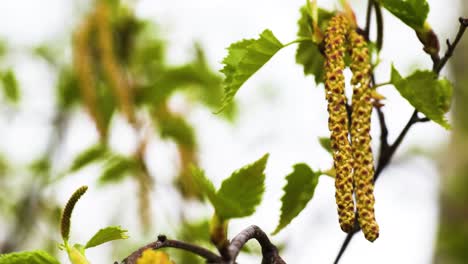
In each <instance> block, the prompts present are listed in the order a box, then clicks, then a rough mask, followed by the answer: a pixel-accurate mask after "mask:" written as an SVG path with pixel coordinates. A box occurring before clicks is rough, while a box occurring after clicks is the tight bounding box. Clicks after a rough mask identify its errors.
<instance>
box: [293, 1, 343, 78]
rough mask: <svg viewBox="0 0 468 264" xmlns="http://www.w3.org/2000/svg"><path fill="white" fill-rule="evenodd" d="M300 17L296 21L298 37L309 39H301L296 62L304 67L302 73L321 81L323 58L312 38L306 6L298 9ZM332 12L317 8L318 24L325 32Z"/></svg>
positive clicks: (310, 23) (310, 20)
mask: <svg viewBox="0 0 468 264" xmlns="http://www.w3.org/2000/svg"><path fill="white" fill-rule="evenodd" d="M300 12H301V17H300V18H299V20H298V21H297V25H298V27H299V30H298V32H297V36H298V37H300V38H310V41H301V42H300V43H299V45H298V46H297V50H296V63H298V64H301V65H302V66H303V68H304V74H305V75H307V74H311V75H314V78H315V83H316V84H319V83H322V82H323V76H324V69H323V65H324V63H325V58H324V57H323V55H322V54H321V53H320V49H319V46H318V45H317V44H316V43H315V42H314V41H313V40H312V36H313V34H314V32H313V29H312V18H311V17H310V15H309V12H308V10H307V7H306V6H303V7H302V8H301V10H300ZM333 15H334V13H332V12H329V11H326V10H324V9H321V8H319V9H318V19H319V21H318V26H319V28H320V29H322V31H323V32H325V29H326V25H327V24H328V21H329V20H330V18H331V17H333Z"/></svg>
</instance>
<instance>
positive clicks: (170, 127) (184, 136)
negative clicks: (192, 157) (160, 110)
mask: <svg viewBox="0 0 468 264" xmlns="http://www.w3.org/2000/svg"><path fill="white" fill-rule="evenodd" d="M156 118H158V117H156ZM157 122H158V125H159V127H158V128H159V132H160V133H161V137H162V138H170V139H172V140H174V141H176V142H177V143H178V144H182V145H185V146H187V147H190V148H193V147H194V146H195V132H194V131H193V127H192V125H191V124H189V123H188V122H187V121H186V120H185V119H184V118H182V116H179V115H176V114H173V113H170V112H168V113H165V114H164V115H161V116H159V119H158V120H157Z"/></svg>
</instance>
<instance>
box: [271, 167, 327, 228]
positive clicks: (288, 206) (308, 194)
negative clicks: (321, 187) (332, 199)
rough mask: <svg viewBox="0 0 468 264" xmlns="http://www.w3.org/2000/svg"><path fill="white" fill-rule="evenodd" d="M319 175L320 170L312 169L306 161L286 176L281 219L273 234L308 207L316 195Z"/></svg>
mask: <svg viewBox="0 0 468 264" xmlns="http://www.w3.org/2000/svg"><path fill="white" fill-rule="evenodd" d="M319 176H320V173H319V172H314V171H312V170H311V169H310V168H309V166H307V165H306V164H304V163H299V164H296V165H294V171H293V172H292V173H291V174H289V175H288V176H286V181H287V184H286V185H285V186H284V188H283V190H284V195H283V197H282V198H281V202H282V205H281V216H280V221H279V224H278V226H277V227H276V229H275V231H274V232H273V234H277V233H278V232H279V231H281V230H282V229H283V228H284V227H286V226H287V225H288V224H289V223H290V222H291V221H292V220H293V219H294V218H295V217H296V216H297V215H299V213H300V212H301V211H302V210H303V209H304V208H305V207H306V205H307V203H308V202H309V201H310V199H312V197H313V196H314V191H315V187H317V183H318V178H319Z"/></svg>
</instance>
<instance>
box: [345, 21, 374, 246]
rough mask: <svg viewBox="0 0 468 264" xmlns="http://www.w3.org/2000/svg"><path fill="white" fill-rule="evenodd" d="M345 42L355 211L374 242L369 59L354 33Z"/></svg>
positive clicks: (365, 45)
mask: <svg viewBox="0 0 468 264" xmlns="http://www.w3.org/2000/svg"><path fill="white" fill-rule="evenodd" d="M348 43H349V45H350V49H349V52H350V55H351V65H350V68H351V71H352V72H353V77H352V79H351V84H352V85H353V98H352V113H351V120H352V122H351V146H352V151H353V156H354V173H353V177H354V185H355V186H354V188H355V189H354V190H355V197H356V208H357V212H358V220H359V225H360V226H361V228H362V231H363V233H364V236H365V237H366V239H367V240H369V241H374V240H375V239H377V237H378V236H379V226H378V225H377V222H376V220H375V214H374V194H373V193H374V183H373V180H374V179H373V178H374V160H373V156H372V149H371V136H370V123H371V113H372V102H371V89H370V79H371V66H370V58H369V51H368V48H367V43H366V41H365V39H364V38H363V37H362V36H361V35H359V34H358V33H357V32H356V31H354V30H350V32H349V34H348Z"/></svg>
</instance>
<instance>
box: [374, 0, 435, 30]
mask: <svg viewBox="0 0 468 264" xmlns="http://www.w3.org/2000/svg"><path fill="white" fill-rule="evenodd" d="M378 2H379V3H380V4H382V6H383V7H385V9H387V10H388V11H390V13H392V14H393V15H394V16H396V17H398V18H399V19H400V20H401V21H403V23H405V24H406V25H408V26H410V27H411V28H413V29H415V30H421V29H423V27H424V22H425V21H426V18H427V14H428V13H429V4H428V3H427V1H426V0H405V1H402V0H378Z"/></svg>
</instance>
